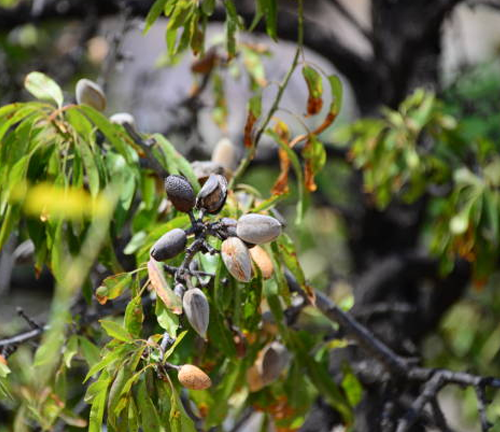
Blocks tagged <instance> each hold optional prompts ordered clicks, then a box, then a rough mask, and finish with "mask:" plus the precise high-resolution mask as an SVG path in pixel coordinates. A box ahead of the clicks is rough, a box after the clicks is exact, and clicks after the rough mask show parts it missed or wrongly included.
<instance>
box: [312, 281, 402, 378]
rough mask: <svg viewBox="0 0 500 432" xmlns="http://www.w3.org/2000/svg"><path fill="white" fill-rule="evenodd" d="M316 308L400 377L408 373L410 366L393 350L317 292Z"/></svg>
mask: <svg viewBox="0 0 500 432" xmlns="http://www.w3.org/2000/svg"><path fill="white" fill-rule="evenodd" d="M316 307H317V308H318V309H319V310H320V311H321V312H322V313H323V314H324V315H325V316H326V317H327V318H329V319H330V320H332V321H335V322H337V323H339V324H340V325H341V326H342V327H343V328H344V330H345V331H346V332H347V333H349V334H350V336H352V337H353V338H354V339H356V341H357V342H358V343H359V344H360V345H361V346H362V347H363V348H364V349H365V350H366V351H368V352H369V353H370V354H371V355H372V356H373V357H375V358H376V359H377V360H379V361H380V362H381V363H382V364H384V365H385V366H386V367H387V369H388V370H389V371H390V372H393V373H395V374H396V375H398V376H405V375H406V374H407V373H408V365H407V363H406V362H405V360H404V359H403V358H402V357H400V356H398V355H397V354H396V353H395V352H394V351H393V350H392V349H391V348H389V347H388V346H387V345H385V344H384V343H383V342H382V341H380V340H379V339H378V338H376V337H375V335H373V333H371V332H370V331H369V330H368V329H367V328H366V327H364V326H363V325H361V324H360V323H359V322H358V321H356V320H355V319H354V318H353V317H352V316H351V315H350V314H348V313H347V312H344V311H343V310H342V309H340V308H339V307H338V306H337V305H336V304H335V303H333V302H332V301H331V300H330V299H329V298H328V297H326V296H325V295H324V294H323V293H321V292H319V291H316Z"/></svg>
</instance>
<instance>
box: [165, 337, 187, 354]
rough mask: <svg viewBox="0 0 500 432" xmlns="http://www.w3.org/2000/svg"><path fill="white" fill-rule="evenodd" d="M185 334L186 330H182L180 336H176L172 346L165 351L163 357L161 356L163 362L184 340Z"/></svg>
mask: <svg viewBox="0 0 500 432" xmlns="http://www.w3.org/2000/svg"><path fill="white" fill-rule="evenodd" d="M186 334H187V330H184V331H183V332H182V333H181V334H179V336H177V338H176V339H175V342H174V343H173V344H172V346H171V347H170V348H169V349H168V350H167V351H165V355H164V356H163V359H164V360H167V359H168V358H169V357H170V356H171V355H172V354H173V352H174V351H175V349H176V348H177V345H179V344H180V343H181V342H182V339H184V336H186Z"/></svg>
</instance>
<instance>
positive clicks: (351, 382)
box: [341, 364, 363, 408]
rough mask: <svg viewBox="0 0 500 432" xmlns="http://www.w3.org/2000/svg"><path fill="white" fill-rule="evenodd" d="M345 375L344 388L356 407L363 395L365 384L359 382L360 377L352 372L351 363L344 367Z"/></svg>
mask: <svg viewBox="0 0 500 432" xmlns="http://www.w3.org/2000/svg"><path fill="white" fill-rule="evenodd" d="M343 370H344V377H343V378H342V384H341V385H342V388H343V389H344V392H345V394H346V396H347V400H348V401H349V404H350V405H351V406H352V407H353V408H354V407H355V406H356V405H357V404H358V403H359V402H361V398H362V397H363V386H362V385H361V383H360V382H359V380H358V378H357V377H356V375H354V373H353V372H352V370H351V368H350V367H349V365H347V364H346V365H345V367H344V368H343Z"/></svg>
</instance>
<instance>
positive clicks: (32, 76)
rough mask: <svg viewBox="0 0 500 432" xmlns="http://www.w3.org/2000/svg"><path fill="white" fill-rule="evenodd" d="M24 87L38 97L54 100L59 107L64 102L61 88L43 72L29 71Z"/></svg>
mask: <svg viewBox="0 0 500 432" xmlns="http://www.w3.org/2000/svg"><path fill="white" fill-rule="evenodd" d="M24 87H25V88H26V90H28V91H29V92H30V93H31V94H32V95H33V96H35V97H36V98H37V99H41V100H50V101H54V102H55V103H56V104H57V106H59V107H61V106H62V104H63V93H62V90H61V88H60V87H59V86H58V85H57V83H56V82H55V81H54V80H52V79H51V78H49V77H48V76H47V75H45V74H43V73H41V72H31V73H29V74H28V75H27V76H26V78H25V80H24Z"/></svg>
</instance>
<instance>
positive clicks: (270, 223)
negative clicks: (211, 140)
mask: <svg viewBox="0 0 500 432" xmlns="http://www.w3.org/2000/svg"><path fill="white" fill-rule="evenodd" d="M165 189H166V192H167V197H168V199H169V200H170V201H171V203H172V205H173V206H174V207H175V208H176V209H177V210H178V211H181V212H184V213H188V214H189V216H190V219H191V227H190V228H189V229H187V230H183V229H180V228H175V229H172V230H170V231H168V232H167V233H166V234H164V235H163V236H162V237H161V238H160V239H159V240H158V241H157V242H156V243H155V244H154V245H153V247H152V248H151V252H150V253H151V257H152V258H153V259H154V260H155V261H166V260H168V259H171V258H174V257H176V256H177V255H179V254H180V253H181V252H185V256H184V260H183V262H182V264H181V265H180V266H179V267H171V266H165V267H166V269H167V271H170V272H173V273H174V279H175V282H176V285H175V288H174V292H175V293H176V294H177V295H178V296H180V297H181V298H182V305H183V311H184V313H185V314H186V317H187V319H188V321H189V323H190V324H191V326H192V327H193V329H194V330H195V331H196V332H197V333H198V334H199V335H200V336H202V337H203V338H206V333H207V329H208V323H209V312H210V311H209V305H208V301H207V298H206V297H205V294H204V293H203V291H202V290H201V289H200V288H198V287H194V286H192V282H191V277H192V276H195V277H197V276H198V275H199V274H200V272H198V271H197V270H193V266H192V264H193V263H192V260H193V258H194V256H195V255H196V253H198V252H208V253H211V254H214V253H219V252H220V254H221V256H222V260H223V262H224V264H225V266H226V268H227V270H228V271H229V273H230V274H231V275H232V276H233V277H234V278H236V279H237V280H239V281H241V282H248V281H250V279H251V278H252V258H253V259H254V262H255V263H256V265H257V266H259V268H260V269H261V272H262V274H263V276H264V277H270V276H271V273H272V262H271V260H270V258H269V256H268V255H267V252H266V251H265V250H264V249H262V248H259V247H258V246H256V245H258V244H262V243H267V242H270V241H273V240H274V239H276V238H277V237H278V236H279V235H280V234H281V224H280V222H279V221H278V220H276V219H275V218H273V217H271V216H266V215H261V214H247V215H244V216H242V217H240V218H239V219H238V220H236V219H232V218H227V217H224V218H221V219H218V220H216V221H209V220H205V219H204V217H205V215H206V214H217V213H219V212H220V210H221V209H222V207H223V206H224V204H225V202H226V198H227V181H226V178H225V177H224V176H222V175H220V174H211V175H210V176H209V177H208V179H207V180H206V181H205V183H204V184H203V187H202V188H201V190H200V192H199V193H198V195H195V192H194V190H193V187H192V186H191V184H190V183H189V182H188V180H186V179H185V178H184V177H182V176H179V175H170V176H168V177H167V178H166V180H165ZM193 210H199V212H200V213H199V218H198V219H196V218H195V216H194V214H193ZM190 235H193V236H194V240H193V242H192V243H191V245H190V246H189V247H187V239H188V236H190ZM210 235H211V236H215V237H217V238H219V239H220V240H222V245H221V250H220V251H217V250H215V249H214V248H213V247H212V246H211V245H210V244H209V243H208V242H207V237H208V236H210ZM257 248H258V249H257ZM252 249H255V250H256V252H254V253H251V252H250V251H251V250H252ZM186 287H187V289H186Z"/></svg>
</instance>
